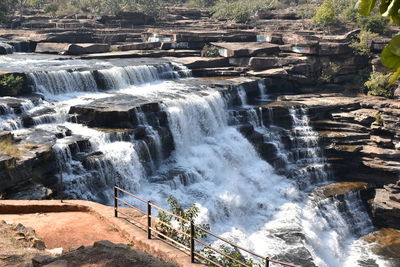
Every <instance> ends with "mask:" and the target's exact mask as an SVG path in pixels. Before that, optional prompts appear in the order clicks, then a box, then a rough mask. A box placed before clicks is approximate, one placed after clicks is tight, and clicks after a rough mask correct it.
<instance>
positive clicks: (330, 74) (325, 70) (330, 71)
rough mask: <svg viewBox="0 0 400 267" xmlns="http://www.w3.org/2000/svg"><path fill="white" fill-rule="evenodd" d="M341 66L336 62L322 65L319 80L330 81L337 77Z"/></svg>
mask: <svg viewBox="0 0 400 267" xmlns="http://www.w3.org/2000/svg"><path fill="white" fill-rule="evenodd" d="M339 69H340V66H339V65H338V64H336V63H334V62H329V63H328V64H323V65H322V70H321V75H320V76H319V81H320V82H322V83H330V82H332V81H333V79H334V78H335V74H336V73H337V72H338V71H339Z"/></svg>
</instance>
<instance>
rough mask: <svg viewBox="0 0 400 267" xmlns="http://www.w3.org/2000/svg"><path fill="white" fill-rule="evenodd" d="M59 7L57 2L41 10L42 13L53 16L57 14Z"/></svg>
mask: <svg viewBox="0 0 400 267" xmlns="http://www.w3.org/2000/svg"><path fill="white" fill-rule="evenodd" d="M59 7H60V5H59V4H58V3H57V2H52V3H49V4H47V5H45V6H44V9H43V10H44V12H46V13H50V14H52V15H53V16H54V15H55V14H56V13H57V11H58V8H59Z"/></svg>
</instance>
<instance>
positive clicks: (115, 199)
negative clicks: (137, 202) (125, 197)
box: [114, 186, 118, 217]
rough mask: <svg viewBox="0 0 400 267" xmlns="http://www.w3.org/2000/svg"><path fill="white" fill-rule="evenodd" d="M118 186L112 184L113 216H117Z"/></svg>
mask: <svg viewBox="0 0 400 267" xmlns="http://www.w3.org/2000/svg"><path fill="white" fill-rule="evenodd" d="M117 198H118V188H117V186H114V216H115V217H118V199H117Z"/></svg>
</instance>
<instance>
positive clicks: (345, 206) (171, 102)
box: [0, 63, 390, 267]
mask: <svg viewBox="0 0 400 267" xmlns="http://www.w3.org/2000/svg"><path fill="white" fill-rule="evenodd" d="M104 65H107V64H104ZM28 76H29V78H30V81H31V84H32V86H33V89H34V91H35V92H37V93H39V94H41V95H43V96H44V99H43V100H40V101H38V102H36V103H35V104H33V103H32V102H30V103H28V102H27V104H26V105H24V108H23V110H22V111H21V112H22V113H23V114H27V115H30V116H31V117H32V121H33V123H32V125H31V126H30V127H24V125H23V124H22V123H21V121H20V120H21V118H20V116H18V115H16V114H15V112H14V111H13V110H12V109H10V108H8V107H6V106H2V105H0V118H1V121H0V130H12V131H13V132H14V133H15V134H17V135H21V134H24V133H25V132H27V131H29V130H31V129H41V130H49V129H51V127H65V128H66V129H69V130H70V131H71V132H72V133H73V135H76V136H81V137H84V138H87V139H88V140H89V143H90V149H89V150H90V155H89V156H87V157H86V158H85V159H84V160H83V159H81V158H79V157H77V156H74V155H75V154H77V153H76V150H79V149H80V148H79V147H73V146H71V142H70V141H71V140H70V139H71V138H72V137H71V138H61V139H58V140H57V141H56V142H55V145H54V146H53V149H54V151H55V153H56V155H57V163H58V165H59V168H60V170H61V173H62V176H63V179H64V183H65V192H66V194H68V195H69V196H71V197H74V198H80V199H88V200H94V201H99V202H102V203H106V204H110V203H111V201H112V189H111V188H112V186H113V185H114V184H118V185H120V186H121V187H123V188H125V189H126V190H128V191H131V192H133V193H135V194H138V195H139V196H141V197H143V198H145V199H148V200H151V201H153V202H155V203H157V204H159V205H160V206H163V207H167V203H166V199H167V197H168V196H169V195H173V196H174V197H175V198H177V199H178V200H179V202H180V203H183V204H184V205H190V204H192V203H196V204H197V205H198V206H199V207H200V216H199V218H198V221H197V223H209V224H210V225H211V230H212V231H213V232H215V233H217V234H219V235H222V236H223V237H226V238H227V239H229V240H232V241H233V242H236V243H237V244H239V245H241V246H244V247H246V248H249V249H251V250H253V251H255V252H256V253H259V254H262V255H268V256H270V257H272V258H276V259H279V260H282V261H287V262H291V263H294V264H297V265H300V266H332V267H338V266H349V267H350V266H390V262H388V261H386V260H385V259H383V258H380V257H378V256H377V255H375V254H373V253H372V252H371V250H370V249H369V245H368V244H367V243H366V242H364V241H362V240H361V239H360V237H361V236H362V235H364V234H367V233H369V232H371V231H372V230H373V226H372V223H371V221H370V219H369V216H368V214H367V211H366V209H365V208H364V206H363V203H362V201H361V198H360V196H359V195H358V194H357V193H351V194H347V195H345V199H344V201H343V200H339V199H336V198H327V199H323V198H321V197H318V196H317V195H315V194H314V193H313V190H314V189H315V188H316V187H318V186H320V185H323V184H327V183H329V182H330V181H331V179H332V177H331V175H330V172H329V166H328V165H327V163H326V159H325V157H324V155H323V152H322V150H321V149H320V148H319V146H318V134H317V133H316V132H315V131H313V129H312V127H310V124H309V120H308V117H307V109H306V108H305V107H301V106H297V107H291V108H289V114H290V118H291V123H292V127H291V129H283V128H282V127H280V126H278V125H277V123H275V122H274V118H273V114H272V111H271V114H270V116H269V117H270V120H271V121H270V123H269V124H268V125H267V126H265V125H266V123H265V122H264V121H263V119H262V117H263V116H262V112H265V111H263V110H262V109H258V107H255V106H251V105H249V104H248V103H250V102H251V101H249V99H247V95H246V91H245V90H244V88H241V87H239V88H238V91H237V97H238V98H239V99H240V101H239V102H240V103H241V107H233V106H232V105H231V104H230V103H231V102H230V100H231V99H229V95H224V94H222V93H221V92H220V91H218V90H215V89H212V88H210V87H207V86H199V85H196V84H192V83H191V82H190V79H186V80H188V81H187V82H184V81H185V79H183V78H187V77H189V76H190V72H189V71H188V70H187V69H186V68H184V67H183V66H180V65H176V64H170V63H160V64H152V65H141V66H109V67H108V68H105V69H99V70H95V71H91V70H80V69H76V70H73V71H71V70H65V69H62V70H50V71H32V72H30V73H29V74H28ZM99 81H101V82H99ZM259 89H260V96H259V100H260V99H261V100H263V101H268V100H269V97H268V95H267V89H266V88H265V85H264V84H263V83H259ZM113 96H131V97H137V98H140V99H145V100H151V101H156V100H157V101H160V102H161V101H162V104H161V110H162V111H163V112H164V113H165V114H166V116H167V118H166V119H167V124H168V127H169V130H170V132H171V134H172V139H173V143H174V145H173V149H172V152H171V153H170V154H168V153H167V151H168V146H167V145H166V144H165V141H164V140H165V134H162V131H161V127H159V124H160V122H159V121H158V120H159V119H157V120H156V122H154V118H150V117H148V115H147V113H146V112H144V111H143V110H140V109H136V110H135V115H136V117H137V118H138V124H139V126H140V127H141V129H143V133H142V135H144V136H146V138H144V139H143V138H138V133H137V132H131V131H128V130H126V131H125V130H121V131H108V130H101V129H96V128H90V127H87V126H85V125H83V124H79V123H75V122H74V120H73V115H71V114H68V113H69V110H70V107H72V106H76V105H89V104H90V103H91V102H92V101H95V100H107V99H108V98H110V97H113ZM235 108H236V109H237V108H240V109H243V110H245V114H246V116H245V122H246V123H247V124H250V125H252V126H253V128H254V130H255V131H256V132H257V133H259V134H261V135H262V137H263V140H264V141H263V142H264V143H267V144H269V145H271V146H273V147H274V149H275V151H276V153H277V155H278V158H279V160H277V161H276V162H278V163H279V162H281V164H278V163H277V164H276V165H271V164H269V163H267V162H266V161H264V160H263V159H262V158H261V157H260V156H259V154H258V153H257V151H256V150H255V148H254V146H253V145H252V144H251V143H250V142H249V140H248V139H246V138H245V137H244V136H243V135H242V134H241V133H240V132H239V131H238V124H239V121H240V120H239V119H237V118H234V116H235V115H233V114H235V112H231V111H232V109H235ZM283 136H287V137H288V138H289V139H290V143H291V147H290V148H287V147H286V146H285V145H283V143H284V141H283V140H282V138H283ZM73 151H75V152H74V153H73ZM78 152H79V151H78ZM78 154H79V153H78ZM209 242H213V241H212V240H211V239H210V240H209ZM215 245H217V244H215Z"/></svg>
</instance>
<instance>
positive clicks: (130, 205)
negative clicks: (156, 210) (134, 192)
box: [115, 197, 146, 214]
mask: <svg viewBox="0 0 400 267" xmlns="http://www.w3.org/2000/svg"><path fill="white" fill-rule="evenodd" d="M115 199H118V200H119V201H121V202H122V203H124V204H125V205H127V206H129V207H130V208H132V209H134V210H137V211H139V212H141V213H143V214H146V212H144V211H143V210H141V209H139V208H138V207H135V206H133V205H132V204H130V203H128V202H126V201H125V200H123V199H120V198H119V197H116V198H115ZM120 207H121V206H120Z"/></svg>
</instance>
